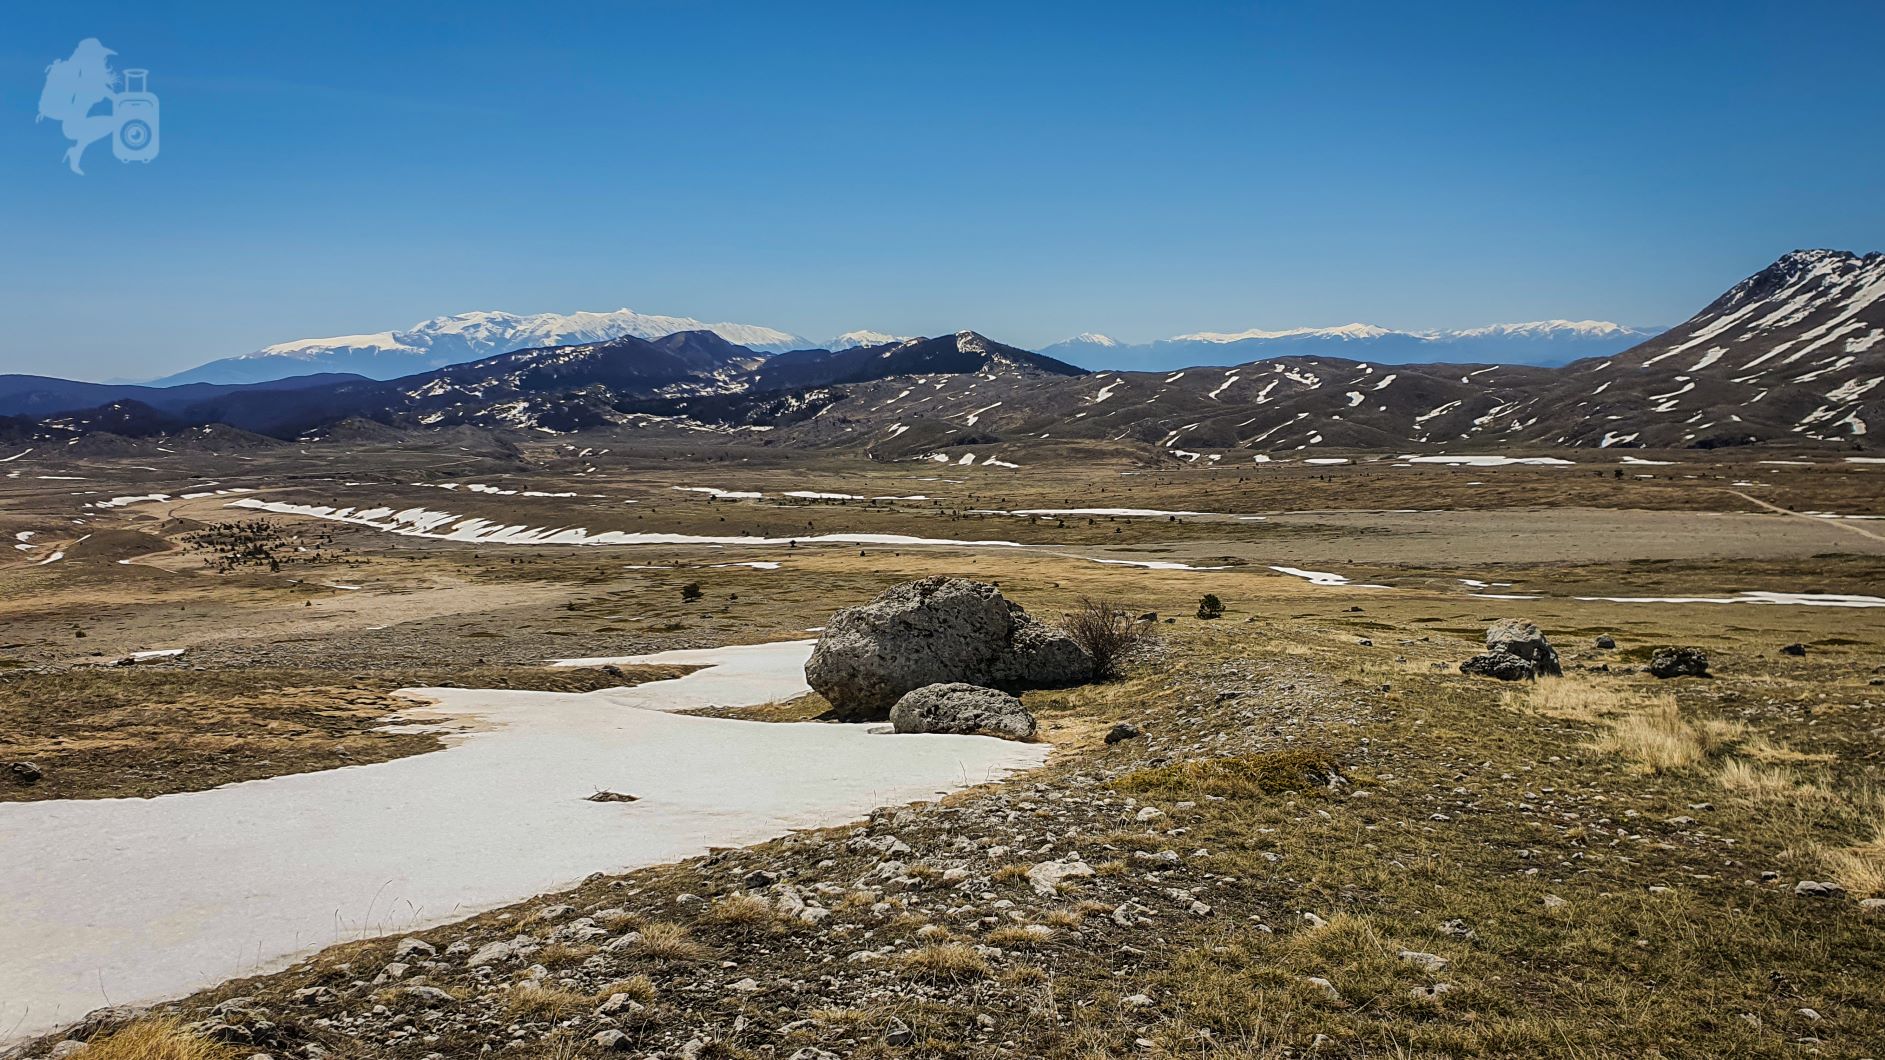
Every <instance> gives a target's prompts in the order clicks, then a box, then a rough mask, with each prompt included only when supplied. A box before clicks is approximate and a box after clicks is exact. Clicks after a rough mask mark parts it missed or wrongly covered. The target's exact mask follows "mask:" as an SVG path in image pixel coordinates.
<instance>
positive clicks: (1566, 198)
mask: <svg viewBox="0 0 1885 1060" xmlns="http://www.w3.org/2000/svg"><path fill="white" fill-rule="evenodd" d="M29 7H31V8H36V10H28V8H29ZM85 37H97V38H99V39H101V40H102V41H103V42H104V43H105V44H106V45H108V46H110V47H111V48H113V49H115V50H116V51H117V52H118V55H117V57H116V59H115V63H116V65H117V66H118V67H119V68H121V69H122V68H127V67H146V68H148V69H150V70H151V71H152V73H151V89H152V90H153V91H154V92H156V93H157V94H158V95H159V97H160V98H161V100H162V107H163V114H162V122H161V137H162V140H161V143H162V153H161V155H160V157H159V158H158V159H157V160H156V161H154V162H152V163H150V164H149V165H135V164H133V165H127V164H122V163H119V162H117V161H115V160H114V159H113V158H112V157H111V153H110V150H109V145H108V144H105V143H101V144H98V145H95V146H93V147H92V148H91V150H90V152H89V153H88V154H87V156H86V163H87V164H86V169H87V175H86V176H84V177H82V178H81V177H76V176H73V175H72V174H70V173H68V172H67V171H66V169H65V168H64V166H63V164H62V163H61V161H60V157H61V154H62V153H63V151H64V149H65V147H66V142H65V140H64V139H63V138H62V137H61V136H60V133H59V129H58V126H57V125H56V124H54V123H50V122H48V123H41V124H36V123H35V122H34V121H33V116H34V113H35V111H36V107H37V103H38V98H39V90H40V86H41V83H42V82H43V80H44V74H45V68H46V66H47V64H48V63H50V62H51V61H52V60H53V59H56V58H61V57H64V56H66V55H68V54H70V53H71V51H72V48H73V46H74V45H75V44H76V43H77V42H78V41H79V40H80V39H82V38H85ZM1880 54H1885V4H1879V3H1877V2H1875V0H1863V2H1861V0H1852V2H1845V3H1812V2H1805V3H1793V4H1787V5H1781V4H1776V3H1747V4H1743V3H1734V2H1721V3H1709V4H1693V5H1691V4H1679V3H1657V4H1644V3H1641V2H1634V3H1617V4H1604V3H1577V4H1555V5H1545V4H1531V3H1509V2H1508V3H1485V4H1467V3H1429V4H1409V3H1378V4H1373V3H1371V4H1363V3H1339V2H1326V3H1316V2H1308V0H1305V2H1302V3H1288V4H1284V3H1241V4H1159V5H1153V4H1133V5H1126V4H1107V3H1094V2H1088V3H1078V4H1075V3H1069V4H1051V3H1029V4H1015V3H1012V2H1008V3H980V2H951V3H948V4H923V5H918V4H894V3H891V4H886V3H881V2H878V3H855V4H853V3H803V4H778V3H723V2H710V0H693V2H682V0H648V2H625V3H613V4H600V3H598V4H593V5H576V4H569V5H565V4H517V3H486V2H482V0H460V2H457V3H450V4H445V3H439V4H418V3H413V4H403V3H402V4H388V3H385V2H383V0H382V2H378V3H373V4H357V5H356V4H349V3H342V2H331V3H320V4H313V3H310V4H294V3H282V4H274V5H262V6H258V5H255V4H252V3H244V4H233V3H230V4H218V3H193V4H189V5H166V4H153V3H149V2H148V0H144V2H139V3H126V4H110V3H82V2H71V3H39V4H32V5H28V4H23V3H14V4H9V5H7V7H6V9H5V10H4V11H0V245H3V246H4V248H5V253H4V254H0V315H3V316H4V319H5V320H6V322H7V323H6V326H5V327H4V328H0V371H28V372H41V373H46V374H57V375H67V376H76V377H88V378H104V377H113V376H121V377H137V378H142V377H150V376H155V375H158V374H162V373H164V372H168V371H172V370H176V369H180V368H183V367H186V366H188V365H191V364H195V363H198V362H201V361H204V360H208V359H211V358H214V357H220V356H227V355H230V354H235V353H241V352H245V351H248V350H251V349H254V348H255V347H257V346H260V345H264V344H266V343H270V342H275V341H280V340H284V339H289V338H297V337H304V336H314V335H328V334H335V333H349V332H356V331H371V330H378V329H383V328H391V327H402V326H405V325H408V324H411V323H413V322H415V321H418V320H420V319H423V318H426V317H429V316H434V315H439V314H445V313H452V312H461V311H465V310H471V309H507V310H511V311H515V312H537V311H545V310H554V311H572V310H577V309H614V308H618V307H621V306H629V307H632V308H635V309H639V310H641V311H643V312H657V313H672V314H686V315H692V316H698V317H701V318H703V319H708V320H736V321H741V322H747V323H758V324H767V325H771V326H775V327H780V328H784V329H786V330H790V331H793V332H796V333H799V334H803V335H806V336H809V337H812V338H824V337H827V336H829V335H831V334H834V333H836V332H839V331H843V330H849V329H852V328H860V327H869V328H876V329H881V330H887V331H895V332H900V333H906V334H913V333H924V334H935V333H939V332H943V331H949V330H955V329H957V328H962V327H973V328H975V329H977V330H980V331H983V332H985V333H987V334H989V335H991V336H993V337H996V338H999V339H1002V340H1004V341H1009V342H1014V343H1017V344H1020V345H1042V344H1045V343H1048V342H1052V341H1054V340H1056V339H1059V338H1064V337H1066V336H1067V335H1070V334H1073V333H1074V332H1078V331H1085V330H1095V331H1104V332H1107V333H1110V334H1114V335H1117V336H1119V337H1121V338H1124V339H1128V340H1144V339H1150V338H1155V337H1161V336H1165V335H1170V334H1174V333H1178V332H1183V331H1193V330H1240V329H1243V328H1249V327H1259V326H1260V327H1273V328H1280V327H1289V326H1296V325H1330V324H1340V323H1346V322H1348V321H1351V320H1363V321H1368V322H1371V323H1377V324H1382V325H1385V326H1390V327H1405V328H1429V327H1440V328H1443V327H1463V326H1474V325H1479V324H1486V323H1492V322H1496V321H1513V320H1530V319H1539V318H1550V317H1571V318H1586V317H1592V318H1600V319H1610V320H1617V321H1621V322H1624V323H1633V324H1664V323H1672V322H1674V321H1677V320H1680V319H1681V318H1683V317H1686V316H1687V315H1688V314H1689V313H1691V312H1693V311H1694V310H1695V309H1698V308H1700V306H1701V305H1702V304H1704V303H1705V302H1707V301H1708V300H1709V299H1711V298H1712V297H1714V296H1715V295H1716V294H1718V293H1719V292H1720V291H1721V290H1723V289H1724V288H1726V287H1727V286H1728V285H1730V284H1732V283H1733V282H1734V281H1736V280H1738V279H1739V278H1741V277H1742V276H1743V275H1745V274H1747V273H1749V272H1751V271H1754V270H1755V269H1758V268H1760V267H1761V266H1763V265H1765V264H1766V263H1767V262H1769V261H1770V260H1772V259H1773V258H1774V257H1776V256H1778V255H1779V254H1781V253H1783V252H1785V251H1787V250H1790V249H1793V248H1795V247H1801V246H1832V247H1839V248H1844V249H1852V250H1860V251H1869V250H1878V249H1885V189H1882V188H1881V186H1880V185H1881V177H1880V174H1882V173H1885V138H1881V137H1880V136H1879V127H1880V121H1881V119H1882V115H1881V101H1882V100H1885V89H1881V87H1880V84H1879V81H1878V74H1877V68H1878V61H1879V60H1878V57H1879V55H1880Z"/></svg>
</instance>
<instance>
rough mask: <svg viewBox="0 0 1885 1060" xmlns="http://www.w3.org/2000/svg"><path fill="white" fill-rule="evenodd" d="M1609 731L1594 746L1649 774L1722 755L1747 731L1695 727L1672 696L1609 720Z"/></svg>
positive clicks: (1721, 725)
mask: <svg viewBox="0 0 1885 1060" xmlns="http://www.w3.org/2000/svg"><path fill="white" fill-rule="evenodd" d="M1608 724H1609V726H1610V728H1609V731H1607V732H1605V733H1604V734H1603V735H1602V736H1599V737H1598V738H1597V740H1596V741H1595V742H1594V743H1593V744H1592V746H1593V747H1595V748H1596V749H1597V750H1599V751H1608V752H1612V753H1615V754H1620V755H1622V756H1623V757H1625V758H1627V759H1629V760H1630V762H1631V763H1632V764H1633V765H1635V766H1636V767H1637V768H1638V769H1641V770H1642V771H1644V772H1647V773H1667V772H1669V771H1670V770H1675V769H1685V768H1687V767H1689V766H1693V765H1696V764H1698V763H1700V762H1702V761H1703V760H1704V759H1706V758H1708V757H1710V756H1712V755H1715V754H1719V753H1720V752H1721V751H1723V750H1724V749H1726V748H1727V747H1728V746H1729V745H1731V744H1732V743H1734V742H1735V741H1736V740H1738V739H1740V738H1741V737H1742V736H1743V735H1744V734H1745V732H1746V729H1745V727H1744V726H1742V725H1741V724H1740V723H1738V722H1730V721H1720V720H1713V719H1711V720H1709V721H1705V722H1703V723H1702V724H1700V725H1696V724H1693V723H1691V722H1689V721H1688V719H1686V718H1684V717H1683V716H1682V711H1681V708H1680V707H1678V706H1677V705H1676V701H1675V697H1673V696H1657V697H1656V698H1654V699H1651V700H1649V701H1648V702H1647V703H1645V704H1644V705H1643V706H1642V707H1641V708H1639V709H1636V710H1633V711H1630V712H1628V713H1625V714H1622V715H1621V716H1618V717H1616V718H1613V719H1611V720H1609V722H1608Z"/></svg>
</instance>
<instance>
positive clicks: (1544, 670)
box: [1486, 618, 1564, 677]
mask: <svg viewBox="0 0 1885 1060" xmlns="http://www.w3.org/2000/svg"><path fill="white" fill-rule="evenodd" d="M1486 651H1487V652H1488V653H1490V654H1493V655H1497V654H1499V653H1501V652H1503V653H1504V654H1507V655H1516V656H1518V657H1519V658H1521V659H1523V660H1525V661H1526V662H1528V663H1531V664H1532V671H1533V672H1534V673H1537V674H1547V675H1550V676H1553V677H1555V676H1557V675H1559V674H1562V673H1564V668H1563V667H1562V666H1560V665H1558V652H1557V650H1556V649H1554V648H1553V647H1552V646H1551V642H1550V641H1548V640H1546V639H1545V634H1544V631H1543V630H1541V629H1539V628H1538V627H1537V626H1535V625H1533V624H1532V623H1530V622H1520V621H1518V620H1517V619H1513V618H1502V619H1500V620H1499V621H1497V622H1494V623H1493V624H1492V628H1491V629H1488V630H1486Z"/></svg>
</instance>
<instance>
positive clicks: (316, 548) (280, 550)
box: [183, 519, 341, 574]
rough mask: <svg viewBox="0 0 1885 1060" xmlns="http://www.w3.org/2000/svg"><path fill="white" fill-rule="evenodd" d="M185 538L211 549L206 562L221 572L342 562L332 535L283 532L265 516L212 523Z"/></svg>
mask: <svg viewBox="0 0 1885 1060" xmlns="http://www.w3.org/2000/svg"><path fill="white" fill-rule="evenodd" d="M183 540H184V542H185V543H186V544H188V545H190V546H191V547H192V548H196V549H199V550H201V551H204V552H208V553H210V555H207V556H205V557H203V565H204V566H206V567H210V568H212V569H213V570H215V571H216V573H218V574H227V573H229V572H231V571H236V570H241V569H244V568H251V567H254V568H260V567H266V568H268V570H269V571H271V572H274V571H279V570H281V569H282V567H283V566H285V565H287V564H290V563H306V564H314V563H339V562H341V559H340V557H339V556H338V555H337V554H335V553H334V552H333V551H332V545H333V541H334V539H333V537H332V535H329V534H320V535H313V536H309V537H306V538H304V537H303V536H302V535H301V534H283V533H282V531H281V528H280V527H279V526H277V525H276V524H274V523H271V522H269V521H268V520H266V519H249V520H239V521H236V522H227V523H211V524H210V525H209V526H206V527H204V528H203V529H201V530H196V531H193V532H191V533H188V534H185V535H183ZM324 550H325V551H324Z"/></svg>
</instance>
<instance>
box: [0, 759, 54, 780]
mask: <svg viewBox="0 0 1885 1060" xmlns="http://www.w3.org/2000/svg"><path fill="white" fill-rule="evenodd" d="M7 775H9V776H11V777H12V778H13V779H14V780H15V781H18V782H19V783H21V784H37V783H39V778H40V777H43V776H45V775H46V771H45V770H43V769H41V768H39V767H38V766H36V765H34V764H33V763H31V762H14V763H13V764H12V765H9V766H7Z"/></svg>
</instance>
